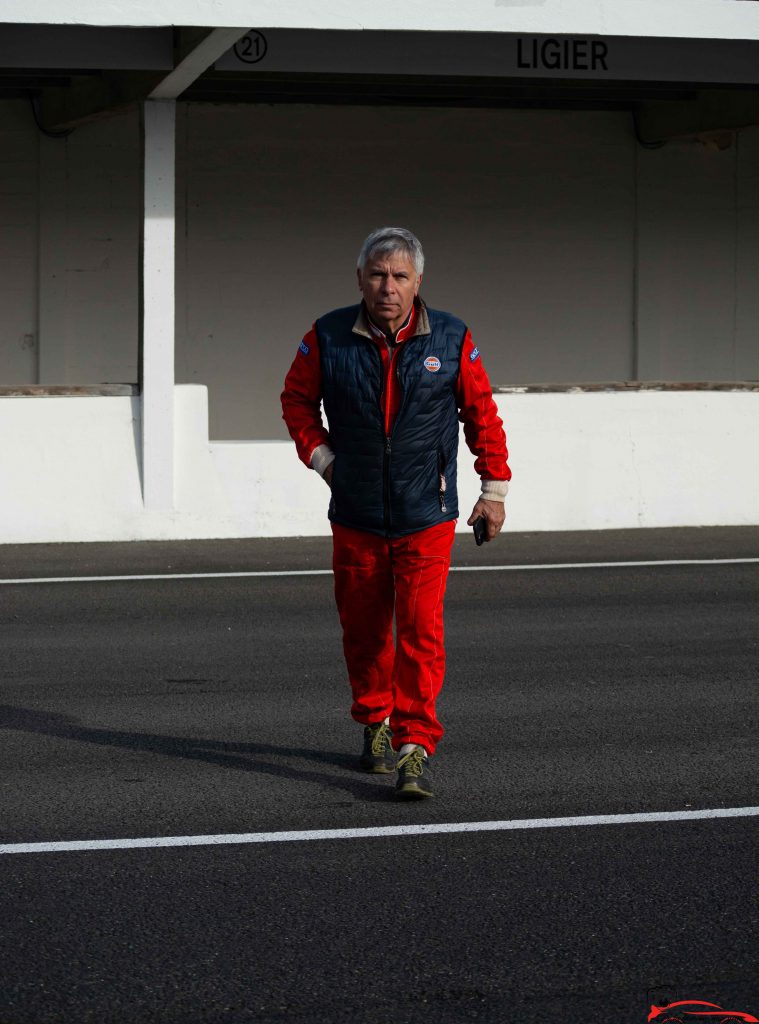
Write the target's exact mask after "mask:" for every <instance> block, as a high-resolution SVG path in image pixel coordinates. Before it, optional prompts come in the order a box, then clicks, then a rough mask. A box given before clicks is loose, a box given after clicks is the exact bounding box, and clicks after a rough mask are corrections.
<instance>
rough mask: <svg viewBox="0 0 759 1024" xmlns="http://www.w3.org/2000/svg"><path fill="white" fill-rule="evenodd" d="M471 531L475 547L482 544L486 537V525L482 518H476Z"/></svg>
mask: <svg viewBox="0 0 759 1024" xmlns="http://www.w3.org/2000/svg"><path fill="white" fill-rule="evenodd" d="M472 531H473V533H474V539H475V542H476V544H477V547H479V546H480V545H481V544H484V543H485V540H486V539H487V535H488V524H487V520H486V519H485V518H484V516H477V518H476V519H475V521H474V523H473V524H472Z"/></svg>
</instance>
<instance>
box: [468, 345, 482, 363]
mask: <svg viewBox="0 0 759 1024" xmlns="http://www.w3.org/2000/svg"><path fill="white" fill-rule="evenodd" d="M479 355H480V350H479V349H478V348H475V349H473V350H472V354H471V355H470V357H469V362H470V363H473V362H474V361H475V359H478V358H479Z"/></svg>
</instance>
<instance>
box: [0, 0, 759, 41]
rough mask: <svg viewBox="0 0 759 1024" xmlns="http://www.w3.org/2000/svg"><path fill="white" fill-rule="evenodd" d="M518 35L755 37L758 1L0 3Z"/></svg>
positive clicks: (128, 18)
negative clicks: (578, 34)
mask: <svg viewBox="0 0 759 1024" xmlns="http://www.w3.org/2000/svg"><path fill="white" fill-rule="evenodd" d="M3 23H5V24H48V25H97V26H125V27H126V26H132V27H159V26H169V25H173V26H193V25H203V26H205V27H207V28H209V29H211V28H234V27H235V26H238V25H245V26H249V27H251V28H253V27H255V28H262V29H265V28H299V29H346V30H350V29H353V30H358V29H366V30H381V31H385V32H387V31H398V30H405V31H412V32H430V31H431V32H521V33H535V34H552V33H556V34H560V35H566V34H577V33H582V34H586V35H596V34H598V35H614V36H651V37H656V36H663V37H667V38H682V39H759V2H757V0H467V2H466V3H462V2H461V0H385V2H384V3H382V4H377V3H376V2H375V0H321V2H320V3H318V4H316V3H314V2H313V0H291V2H289V3H286V4H285V3H282V2H281V0H158V2H154V3H148V2H146V0H109V2H107V3H105V2H103V0H67V2H66V3H65V4H62V3H61V2H60V0H34V2H30V0H0V25H2V24H3Z"/></svg>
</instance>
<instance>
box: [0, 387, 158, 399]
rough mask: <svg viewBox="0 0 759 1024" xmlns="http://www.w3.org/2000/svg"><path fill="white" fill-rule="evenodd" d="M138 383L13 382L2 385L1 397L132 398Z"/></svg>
mask: <svg viewBox="0 0 759 1024" xmlns="http://www.w3.org/2000/svg"><path fill="white" fill-rule="evenodd" d="M139 393H140V389H139V387H138V386H137V385H136V384H88V385H79V386H77V385H71V384H11V385H7V384H6V385H0V398H131V397H132V396H133V395H139Z"/></svg>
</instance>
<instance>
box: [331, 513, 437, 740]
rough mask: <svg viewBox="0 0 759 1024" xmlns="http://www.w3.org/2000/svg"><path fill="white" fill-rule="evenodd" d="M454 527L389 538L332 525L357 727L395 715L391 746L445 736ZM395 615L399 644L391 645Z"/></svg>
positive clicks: (339, 597) (431, 528)
mask: <svg viewBox="0 0 759 1024" xmlns="http://www.w3.org/2000/svg"><path fill="white" fill-rule="evenodd" d="M454 529H455V523H441V524H440V525H439V526H431V527H430V528H429V529H427V530H420V531H419V532H418V533H412V534H410V535H409V536H408V537H398V538H395V539H388V538H386V537H378V536H377V535H376V534H373V533H366V532H364V531H363V530H351V529H348V527H345V526H338V525H337V524H335V523H333V524H332V535H333V539H334V550H333V568H334V570H335V598H336V600H337V609H338V612H339V613H340V622H341V624H342V627H343V650H344V652H345V661H346V664H347V666H348V676H349V677H350V682H351V689H352V690H353V706H352V708H351V714H352V715H353V717H354V718H355V720H356V721H357V722H362V723H363V724H364V725H368V724H369V723H372V722H381V721H382V719H383V718H386V717H387V716H389V717H390V728H391V729H392V732H393V746H394V747H395V749H396V750H398V749H400V747H401V746H402V745H403V744H404V743H419V744H421V745H422V746H423V747H424V748H425V749H426V750H427V752H428V753H430V754H432V753H434V751H435V746H436V744H437V742H438V740H439V739H440V737H441V736H442V735H443V727H442V726H441V725H440V722H438V720H437V718H436V716H435V698H436V697H437V695H438V693H440V688H441V686H442V685H443V675H444V674H445V649H444V647H443V597H444V595H445V583H446V579H447V577H448V566H449V565H450V560H451V546H452V544H453V532H454ZM393 610H395V625H396V639H397V646H396V644H394V643H393Z"/></svg>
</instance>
